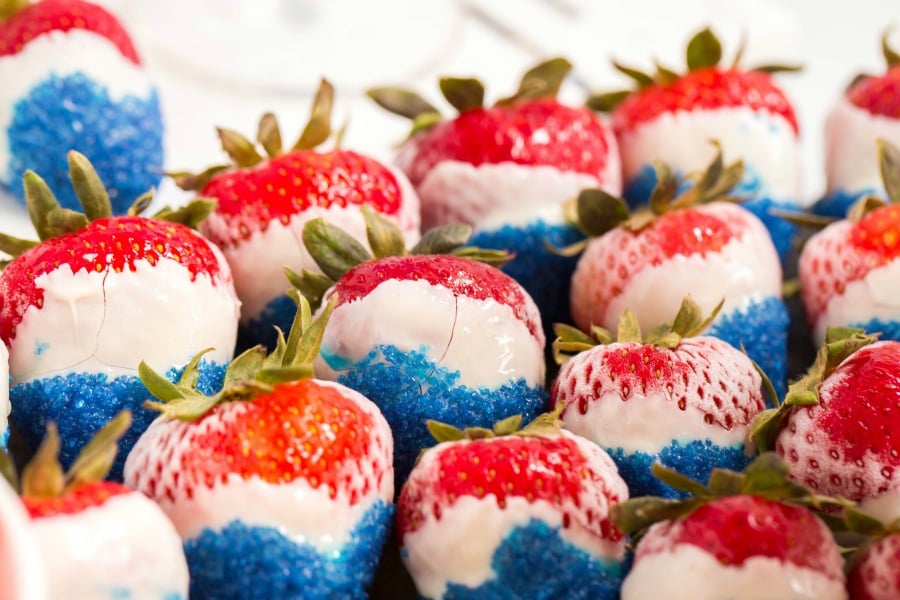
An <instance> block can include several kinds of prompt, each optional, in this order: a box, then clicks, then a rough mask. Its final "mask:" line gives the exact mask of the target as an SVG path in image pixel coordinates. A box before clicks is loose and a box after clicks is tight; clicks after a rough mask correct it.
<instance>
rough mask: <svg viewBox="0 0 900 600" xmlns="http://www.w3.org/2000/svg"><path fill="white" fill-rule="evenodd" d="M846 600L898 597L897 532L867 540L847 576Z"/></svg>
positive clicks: (891, 599)
mask: <svg viewBox="0 0 900 600" xmlns="http://www.w3.org/2000/svg"><path fill="white" fill-rule="evenodd" d="M847 590H848V591H849V592H850V600H896V599H897V598H900V533H894V534H891V535H888V536H886V537H883V538H881V539H878V540H875V541H873V542H871V543H870V544H869V545H868V546H866V547H865V549H864V550H863V552H862V555H861V556H859V557H858V558H857V560H856V561H855V562H854V563H853V567H852V569H851V570H850V574H849V575H848V577H847Z"/></svg>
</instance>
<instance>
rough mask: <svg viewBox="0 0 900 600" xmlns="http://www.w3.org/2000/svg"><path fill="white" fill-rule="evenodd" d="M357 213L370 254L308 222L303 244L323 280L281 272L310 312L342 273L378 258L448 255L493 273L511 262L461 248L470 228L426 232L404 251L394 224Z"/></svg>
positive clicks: (321, 223)
mask: <svg viewBox="0 0 900 600" xmlns="http://www.w3.org/2000/svg"><path fill="white" fill-rule="evenodd" d="M360 210H361V211H362V215H363V219H364V220H365V223H366V237H367V240H368V242H369V247H370V248H371V249H372V251H371V252H369V250H368V249H367V248H366V247H365V246H363V245H362V244H361V243H360V242H358V241H357V240H356V238H354V237H353V236H352V235H350V234H349V233H347V232H346V231H344V230H343V229H341V228H340V227H337V226H336V225H332V224H331V223H329V222H328V221H326V220H325V219H323V218H321V217H320V218H316V219H312V220H310V221H308V222H307V223H306V225H304V227H303V236H302V237H303V244H304V246H306V249H307V251H308V252H309V254H310V256H312V259H313V260H314V261H315V263H316V265H318V267H319V269H321V271H322V274H318V273H313V272H311V271H308V270H304V271H303V272H302V273H296V272H294V271H291V270H290V269H287V270H286V271H285V272H286V274H287V277H288V280H289V281H290V282H291V285H292V286H293V287H294V288H295V289H296V290H297V291H298V292H299V293H300V294H301V295H303V296H304V297H305V298H306V299H307V300H308V301H309V302H310V303H311V304H312V305H313V306H318V305H319V303H320V302H321V301H322V298H323V297H324V295H325V292H326V291H328V289H329V288H330V287H331V286H332V285H334V283H335V282H336V281H337V280H338V279H340V278H341V277H343V275H344V274H345V273H346V272H347V271H349V270H350V269H352V268H353V267H355V266H357V265H360V264H362V263H364V262H366V261H370V260H374V259H378V258H385V257H388V256H406V255H409V254H453V255H455V256H460V257H464V258H471V259H473V260H477V261H479V262H483V263H487V264H491V265H494V266H497V267H500V266H503V265H504V264H506V263H507V262H509V260H511V259H512V255H511V254H510V253H509V252H506V251H503V250H485V249H481V248H475V247H472V246H465V243H466V242H467V241H468V240H469V237H470V236H471V234H472V228H471V227H469V226H468V225H446V226H444V227H436V228H434V229H432V230H430V231H427V232H426V233H425V234H424V235H423V236H422V238H421V239H420V240H419V242H418V243H417V244H416V245H415V246H413V247H412V248H410V249H407V248H406V242H405V241H404V239H403V232H402V231H401V230H400V228H399V227H398V226H397V225H396V223H394V222H393V221H391V220H390V219H388V218H386V217H385V216H384V215H381V214H379V213H377V212H375V211H373V210H372V209H371V208H370V207H368V206H366V205H362V206H361V207H360Z"/></svg>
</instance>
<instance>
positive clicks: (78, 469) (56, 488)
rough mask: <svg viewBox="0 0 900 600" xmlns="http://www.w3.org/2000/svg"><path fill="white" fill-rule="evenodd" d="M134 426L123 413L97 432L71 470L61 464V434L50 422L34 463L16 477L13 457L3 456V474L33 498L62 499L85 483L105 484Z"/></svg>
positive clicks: (0, 457)
mask: <svg viewBox="0 0 900 600" xmlns="http://www.w3.org/2000/svg"><path fill="white" fill-rule="evenodd" d="M129 427H131V412H130V411H128V410H123V411H122V412H120V413H119V414H118V415H116V416H115V417H114V418H113V419H112V420H111V421H110V422H109V423H107V424H106V425H104V426H103V428H102V429H101V430H100V431H98V432H97V434H96V435H95V436H94V437H93V439H92V440H91V441H90V442H88V443H87V445H85V446H84V447H83V448H82V449H81V452H80V453H79V454H78V457H77V458H76V459H75V462H73V463H72V466H71V467H70V468H69V470H68V471H64V470H63V468H62V465H61V464H60V463H59V450H60V439H59V431H58V430H57V428H56V424H55V423H53V422H49V423H47V434H46V435H45V436H44V440H43V441H42V442H41V445H40V447H39V448H38V449H37V452H35V454H34V456H33V457H32V458H31V461H29V463H28V464H27V465H26V466H25V468H24V469H23V471H22V477H21V479H19V478H18V476H17V474H16V468H15V465H14V464H13V461H12V458H11V457H10V456H9V454H7V453H5V452H4V453H2V454H0V471H2V473H3V476H4V477H5V478H6V479H7V481H9V483H10V484H11V485H12V486H13V488H14V489H16V490H18V491H19V492H20V493H21V495H22V496H27V497H29V498H58V497H60V496H62V495H64V494H65V493H66V492H68V491H70V490H73V489H75V488H77V487H79V486H80V485H83V484H85V483H91V482H95V481H103V479H104V478H105V477H106V475H107V473H109V470H110V468H112V465H113V462H115V460H116V454H117V453H118V450H119V448H118V442H119V438H121V437H122V436H123V435H125V432H126V431H128V428H129Z"/></svg>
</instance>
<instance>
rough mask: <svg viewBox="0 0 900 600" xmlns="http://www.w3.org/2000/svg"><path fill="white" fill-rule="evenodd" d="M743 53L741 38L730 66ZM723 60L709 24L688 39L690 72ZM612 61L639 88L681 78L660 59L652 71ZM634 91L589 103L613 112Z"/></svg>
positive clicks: (782, 68) (772, 68)
mask: <svg viewBox="0 0 900 600" xmlns="http://www.w3.org/2000/svg"><path fill="white" fill-rule="evenodd" d="M743 53H744V44H743V41H742V42H741V45H740V47H739V48H738V51H737V53H736V54H735V57H734V59H733V60H732V62H731V65H730V67H729V68H731V69H736V68H737V67H738V65H739V64H740V60H741V58H742V56H743ZM721 60H722V43H721V42H720V41H719V38H718V37H716V35H715V34H714V33H713V32H712V30H711V29H710V28H709V27H706V28H704V29H702V30H701V31H698V32H697V33H696V34H694V36H693V37H692V38H691V39H690V41H689V42H688V45H687V50H686V52H685V64H686V66H687V71H688V72H689V73H690V72H693V71H699V70H700V69H707V68H711V67H717V66H719V64H720V62H721ZM612 64H613V67H615V69H616V70H617V71H619V72H620V73H622V74H623V75H625V76H627V77H628V78H630V79H631V80H633V81H634V83H635V84H636V86H637V87H636V89H637V90H641V89H644V88H647V87H651V86H656V85H660V86H665V85H669V84H671V83H673V82H675V81H676V80H678V79H680V78H681V74H679V73H678V72H676V71H674V70H672V69H669V68H667V67H664V66H662V65H660V64H659V63H658V62H657V63H656V71H655V72H654V73H653V74H652V75H651V74H649V73H645V72H643V71H641V70H639V69H635V68H632V67H628V66H626V65H623V64H621V63H619V62H618V61H615V60H614V61H613V63H612ZM749 70H751V71H760V72H763V73H782V72H796V71H800V70H801V67H799V66H796V65H775V64H772V65H760V66H757V67H754V68H752V69H749ZM634 91H635V90H634V89H629V90H617V91H612V92H602V93H598V94H593V95H591V96H590V97H589V98H588V100H587V106H588V107H589V108H591V109H592V110H595V111H597V112H610V111H612V110H614V109H615V108H616V107H617V106H618V105H619V104H621V103H622V101H623V100H625V98H627V97H628V96H629V95H630V94H631V93H633V92H634Z"/></svg>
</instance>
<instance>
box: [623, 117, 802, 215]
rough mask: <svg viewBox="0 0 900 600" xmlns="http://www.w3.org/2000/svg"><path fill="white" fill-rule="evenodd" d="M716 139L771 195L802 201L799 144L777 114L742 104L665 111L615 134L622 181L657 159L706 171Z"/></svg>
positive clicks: (683, 170)
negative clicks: (620, 162)
mask: <svg viewBox="0 0 900 600" xmlns="http://www.w3.org/2000/svg"><path fill="white" fill-rule="evenodd" d="M709 140H718V142H719V143H720V144H721V146H722V155H723V158H724V159H725V162H726V164H728V163H730V162H733V161H735V160H738V159H743V161H744V164H745V165H747V166H748V167H750V168H752V170H753V171H754V172H755V173H756V175H757V176H758V177H759V178H760V183H761V184H762V186H763V189H764V190H766V192H767V193H768V194H769V195H771V197H773V198H776V199H779V200H791V201H793V202H797V203H801V204H802V203H803V202H804V200H805V198H803V196H802V189H801V187H802V163H801V157H800V144H799V142H798V140H797V135H796V134H795V133H794V130H793V128H792V127H791V125H790V123H789V122H788V121H787V119H785V118H784V117H782V116H781V115H774V114H771V113H768V112H765V111H754V110H752V109H750V108H746V107H735V108H720V109H716V110H692V111H689V112H688V111H678V112H674V113H672V112H664V113H663V114H661V115H660V116H659V117H657V118H656V119H654V120H653V121H650V122H647V123H642V124H640V125H639V126H638V127H637V128H635V130H634V131H629V132H626V133H624V134H623V135H620V136H619V149H620V152H621V155H622V168H623V171H624V174H625V181H626V182H627V181H630V180H631V179H633V178H634V177H635V176H636V175H638V173H639V172H640V171H641V169H642V168H643V167H646V166H651V165H652V164H653V161H654V160H662V161H663V162H665V163H666V164H668V165H669V167H671V168H672V169H673V170H674V171H675V172H678V173H689V172H693V171H698V170H702V169H705V168H706V166H707V165H708V164H709V163H710V161H711V160H712V159H713V156H714V155H715V152H716V150H715V147H714V146H713V145H712V144H710V143H709Z"/></svg>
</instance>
